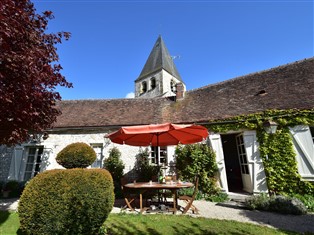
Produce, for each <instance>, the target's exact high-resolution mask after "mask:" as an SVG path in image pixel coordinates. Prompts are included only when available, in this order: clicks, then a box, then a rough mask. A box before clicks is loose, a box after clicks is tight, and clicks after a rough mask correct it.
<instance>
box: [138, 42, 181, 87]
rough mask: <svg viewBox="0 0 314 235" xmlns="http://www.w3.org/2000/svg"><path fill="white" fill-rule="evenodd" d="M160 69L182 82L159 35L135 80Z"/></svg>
mask: <svg viewBox="0 0 314 235" xmlns="http://www.w3.org/2000/svg"><path fill="white" fill-rule="evenodd" d="M161 69H164V70H166V71H167V72H168V73H170V74H171V75H172V76H174V77H176V78H177V79H178V80H179V81H181V82H183V81H182V79H181V76H180V74H179V72H178V70H177V68H176V65H175V64H174V62H173V60H172V58H171V56H170V54H169V51H168V49H167V47H166V44H165V43H164V41H163V40H162V37H161V36H159V37H158V39H157V41H156V42H155V45H154V47H153V49H152V51H151V52H150V54H149V56H148V59H147V61H146V63H145V65H144V68H143V69H142V72H141V74H140V76H139V77H138V78H137V79H136V81H139V80H141V79H142V78H145V77H147V76H148V75H150V74H153V73H156V72H158V71H160V70H161Z"/></svg>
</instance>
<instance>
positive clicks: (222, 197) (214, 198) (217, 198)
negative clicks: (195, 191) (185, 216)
mask: <svg viewBox="0 0 314 235" xmlns="http://www.w3.org/2000/svg"><path fill="white" fill-rule="evenodd" d="M205 200H206V201H211V202H225V201H228V194H226V193H223V192H218V193H216V194H212V195H206V196H205Z"/></svg>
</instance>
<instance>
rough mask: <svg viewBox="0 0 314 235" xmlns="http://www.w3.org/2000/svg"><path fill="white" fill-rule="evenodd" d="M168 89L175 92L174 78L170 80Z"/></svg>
mask: <svg viewBox="0 0 314 235" xmlns="http://www.w3.org/2000/svg"><path fill="white" fill-rule="evenodd" d="M170 89H171V91H172V92H175V90H176V83H175V81H174V80H171V81H170Z"/></svg>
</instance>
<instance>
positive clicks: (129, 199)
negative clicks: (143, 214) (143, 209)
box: [121, 177, 138, 211]
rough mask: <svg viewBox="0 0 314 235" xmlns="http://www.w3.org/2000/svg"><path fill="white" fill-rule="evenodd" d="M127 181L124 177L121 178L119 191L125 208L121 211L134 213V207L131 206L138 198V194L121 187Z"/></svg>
mask: <svg viewBox="0 0 314 235" xmlns="http://www.w3.org/2000/svg"><path fill="white" fill-rule="evenodd" d="M127 183H128V182H127V179H126V178H125V177H123V178H121V189H122V193H123V197H124V201H125V204H126V205H125V206H124V207H123V208H122V209H126V208H129V209H130V210H131V211H135V209H134V206H132V204H134V203H135V200H136V198H137V197H138V193H136V192H135V191H134V190H132V189H129V188H126V187H123V186H124V185H125V184H127Z"/></svg>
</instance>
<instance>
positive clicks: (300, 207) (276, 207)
mask: <svg viewBox="0 0 314 235" xmlns="http://www.w3.org/2000/svg"><path fill="white" fill-rule="evenodd" d="M245 205H246V207H247V208H249V209H251V210H264V211H273V212H278V213H282V214H294V215H303V214H306V213H307V209H306V207H305V206H304V204H303V203H302V202H301V201H300V200H299V199H297V198H291V197H286V196H272V197H268V196H267V195H266V194H260V195H257V196H252V197H250V198H248V199H246V201H245Z"/></svg>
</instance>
